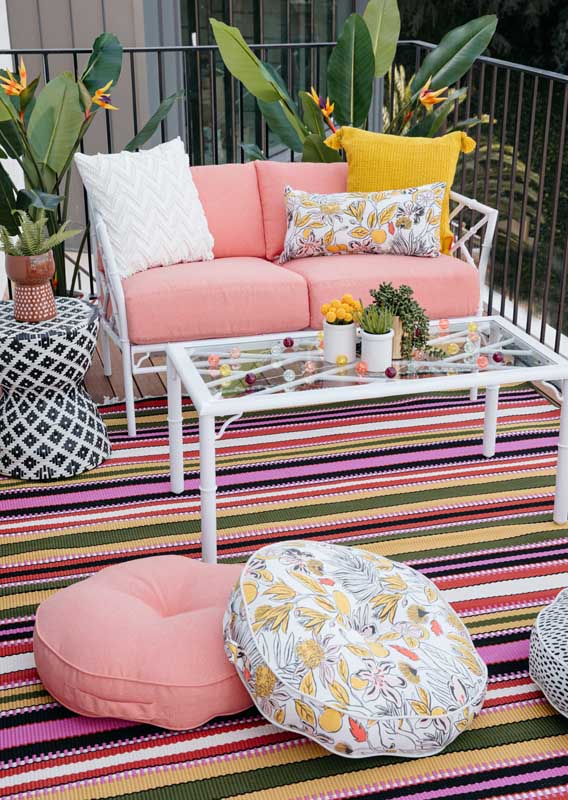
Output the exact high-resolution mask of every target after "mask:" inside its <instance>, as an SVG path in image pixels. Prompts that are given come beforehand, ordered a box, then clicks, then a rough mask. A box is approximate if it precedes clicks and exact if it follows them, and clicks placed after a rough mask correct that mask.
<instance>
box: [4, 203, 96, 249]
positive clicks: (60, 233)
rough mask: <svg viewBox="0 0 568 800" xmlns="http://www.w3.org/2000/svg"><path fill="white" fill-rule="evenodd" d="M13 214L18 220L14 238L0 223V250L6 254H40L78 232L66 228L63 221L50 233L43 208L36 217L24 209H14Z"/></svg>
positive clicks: (65, 223)
mask: <svg viewBox="0 0 568 800" xmlns="http://www.w3.org/2000/svg"><path fill="white" fill-rule="evenodd" d="M15 215H16V216H17V217H18V220H19V223H18V226H19V233H18V235H17V237H16V238H12V236H10V233H9V232H8V229H7V228H6V227H5V226H4V225H0V250H2V251H3V252H4V253H5V254H6V255H8V256H40V255H42V254H43V253H48V252H49V251H50V250H53V248H54V247H58V246H59V245H60V244H63V242H64V241H65V240H66V239H70V238H71V236H75V235H76V234H77V233H80V231H78V230H76V231H68V230H66V227H67V225H68V223H67V222H64V223H63V224H62V225H61V226H60V227H59V228H58V229H57V230H56V231H55V232H54V233H52V234H51V235H50V234H49V233H48V232H47V229H46V226H47V215H46V213H45V211H43V210H42V211H40V212H39V214H38V216H37V218H36V219H32V218H31V217H30V216H29V214H27V213H26V212H25V211H16V212H15Z"/></svg>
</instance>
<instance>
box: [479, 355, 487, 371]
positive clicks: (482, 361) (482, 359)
mask: <svg viewBox="0 0 568 800" xmlns="http://www.w3.org/2000/svg"><path fill="white" fill-rule="evenodd" d="M488 364H489V359H488V358H487V356H479V358H478V359H477V366H478V367H479V369H485V367H486V366H487V365H488Z"/></svg>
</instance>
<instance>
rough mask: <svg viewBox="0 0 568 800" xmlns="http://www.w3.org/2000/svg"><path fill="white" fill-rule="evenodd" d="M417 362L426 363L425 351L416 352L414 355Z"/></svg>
mask: <svg viewBox="0 0 568 800" xmlns="http://www.w3.org/2000/svg"><path fill="white" fill-rule="evenodd" d="M412 358H413V359H414V360H415V361H424V350H415V351H414V353H413V354H412Z"/></svg>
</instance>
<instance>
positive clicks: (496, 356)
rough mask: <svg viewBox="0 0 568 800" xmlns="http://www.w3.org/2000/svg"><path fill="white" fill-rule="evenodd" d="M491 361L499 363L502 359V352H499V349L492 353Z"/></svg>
mask: <svg viewBox="0 0 568 800" xmlns="http://www.w3.org/2000/svg"><path fill="white" fill-rule="evenodd" d="M493 361H494V362H495V363H496V364H501V363H502V361H503V353H500V352H499V350H498V351H497V352H496V353H493Z"/></svg>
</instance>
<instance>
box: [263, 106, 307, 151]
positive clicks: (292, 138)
mask: <svg viewBox="0 0 568 800" xmlns="http://www.w3.org/2000/svg"><path fill="white" fill-rule="evenodd" d="M256 102H257V103H258V107H259V109H260V113H261V114H262V116H263V117H264V119H265V120H266V122H267V124H268V127H269V128H270V130H271V131H272V132H273V133H274V134H275V135H276V136H278V138H279V139H280V141H281V142H282V144H284V145H286V147H289V148H290V150H294V151H295V152H296V153H301V152H302V150H303V141H304V138H303V137H304V136H305V134H302V133H300V132H299V131H298V129H297V126H295V125H294V124H293V121H292V119H291V115H290V114H289V112H288V110H287V109H286V108H285V106H284V104H283V103H282V101H281V100H278V101H277V102H276V103H265V102H264V100H257V101H256Z"/></svg>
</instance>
